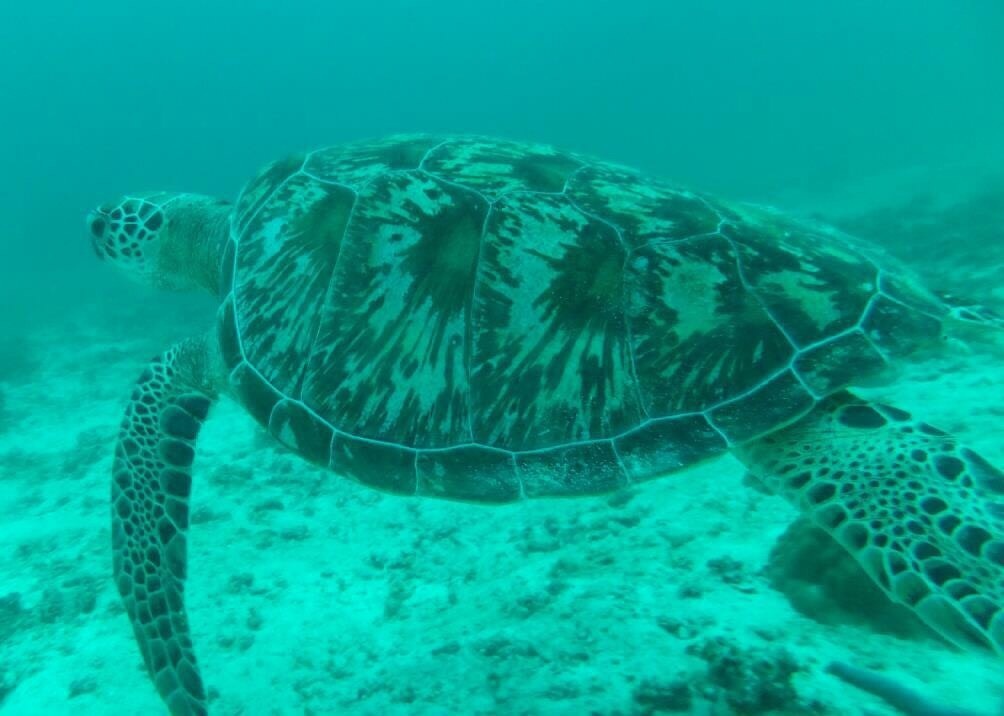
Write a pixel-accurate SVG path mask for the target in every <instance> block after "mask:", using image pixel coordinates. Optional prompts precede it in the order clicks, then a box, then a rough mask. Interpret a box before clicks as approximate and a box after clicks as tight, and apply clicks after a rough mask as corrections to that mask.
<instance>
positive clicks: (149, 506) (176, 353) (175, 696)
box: [112, 340, 213, 716]
mask: <svg viewBox="0 0 1004 716" xmlns="http://www.w3.org/2000/svg"><path fill="white" fill-rule="evenodd" d="M204 356H205V344H204V341H202V340H191V341H185V342H183V343H180V344H178V345H177V346H175V347H174V348H172V349H171V350H169V351H167V352H166V353H165V354H164V355H162V356H161V357H159V358H157V359H155V360H154V361H153V362H152V363H150V365H149V366H147V368H146V370H145V371H143V374H142V375H141V376H140V379H139V382H138V383H137V385H136V389H135V391H134V392H133V394H132V398H131V400H130V401H129V406H128V408H127V409H126V414H125V419H124V420H123V422H122V427H121V431H120V433H119V440H118V445H117V446H116V448H115V461H114V467H113V481H112V545H113V555H114V557H113V561H114V573H115V583H116V586H117V587H118V590H119V594H120V595H121V596H122V600H123V602H124V604H125V608H126V611H127V612H128V614H129V620H130V621H131V622H132V626H133V631H134V632H135V634H136V641H137V642H138V643H139V647H140V652H141V653H142V655H143V661H144V662H145V663H146V667H147V670H148V671H149V673H150V677H151V679H152V680H153V682H154V684H155V685H156V687H157V691H159V692H160V695H161V698H163V700H164V702H165V703H166V704H167V707H168V708H169V709H170V711H171V713H172V714H175V716H179V715H182V714H184V715H185V716H190V715H195V714H205V713H207V706H206V694H205V689H204V687H203V684H202V679H201V677H200V676H199V671H198V667H197V666H196V662H195V652H194V650H193V648H192V640H191V637H190V634H189V628H188V619H187V616H186V614H185V602H184V589H185V584H184V583H185V571H186V538H185V533H186V531H187V529H188V495H189V491H190V489H191V482H192V478H191V467H192V459H193V458H194V455H195V452H194V449H195V440H196V437H197V436H198V433H199V429H200V428H201V427H202V422H203V421H204V420H205V418H206V415H207V413H208V412H209V407H210V405H211V403H212V399H213V396H212V391H211V390H209V389H208V388H207V387H206V386H205V385H204V382H205V381H204V380H202V375H201V373H202V372H203V371H202V367H203V366H204V364H205V360H204Z"/></svg>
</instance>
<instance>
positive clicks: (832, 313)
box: [722, 207, 877, 348]
mask: <svg viewBox="0 0 1004 716" xmlns="http://www.w3.org/2000/svg"><path fill="white" fill-rule="evenodd" d="M743 209H744V210H743V216H742V218H741V219H740V220H738V221H734V222H729V223H728V224H726V225H725V226H724V227H723V229H722V233H723V235H725V236H726V237H728V238H729V239H730V240H732V241H733V242H734V245H735V246H736V250H737V253H738V255H739V260H740V262H741V264H742V266H743V276H744V279H745V280H746V281H747V282H748V283H749V285H750V287H751V288H753V289H754V290H755V291H756V293H757V295H758V296H759V297H760V298H761V299H762V300H763V302H764V305H765V307H766V308H767V309H768V310H769V311H770V312H771V314H772V315H773V316H774V318H775V319H776V320H777V321H778V323H780V324H781V325H782V326H784V329H785V331H786V332H787V334H788V335H789V336H790V337H791V339H792V340H793V341H794V343H795V345H796V346H798V347H799V348H804V347H805V346H808V345H811V344H813V343H816V342H818V341H820V340H823V339H825V338H827V337H828V336H832V335H834V334H836V333H839V332H841V331H845V330H848V329H850V328H852V327H853V326H854V325H855V324H857V322H858V321H859V320H861V315H862V314H863V313H864V310H865V306H867V305H868V301H869V300H870V299H871V297H872V296H873V295H874V293H875V290H876V280H877V275H876V269H875V268H874V267H873V266H872V265H871V264H870V263H869V262H868V261H867V260H866V259H865V257H864V256H861V255H860V254H858V253H856V252H855V251H854V250H853V248H852V247H851V246H850V245H846V244H843V243H839V242H836V241H833V240H830V239H829V238H828V237H825V236H822V235H820V234H818V233H815V232H813V231H812V230H811V228H809V227H808V226H806V225H804V224H799V223H797V222H795V221H792V220H791V219H788V218H787V217H782V216H778V215H776V214H774V213H771V212H767V211H764V210H759V211H754V210H751V209H749V208H747V207H744V208H743Z"/></svg>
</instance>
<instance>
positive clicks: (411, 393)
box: [300, 171, 488, 447]
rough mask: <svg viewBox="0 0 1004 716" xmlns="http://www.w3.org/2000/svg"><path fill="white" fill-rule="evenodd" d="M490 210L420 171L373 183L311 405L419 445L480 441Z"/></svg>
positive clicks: (368, 432)
mask: <svg viewBox="0 0 1004 716" xmlns="http://www.w3.org/2000/svg"><path fill="white" fill-rule="evenodd" d="M487 214H488V204H487V202H485V200H484V199H482V198H481V196H480V195H478V194H476V193H474V192H471V191H468V190H465V189H461V188H458V187H456V186H455V185H452V184H448V183H446V182H443V181H440V180H438V179H435V178H433V177H431V176H428V175H425V174H423V173H421V172H418V171H411V172H398V173H390V174H385V175H383V176H381V177H379V178H378V179H375V180H374V181H372V182H371V183H370V184H368V185H367V186H366V188H364V189H363V190H362V192H361V193H360V195H359V200H358V205H357V208H356V211H355V214H354V217H353V221H352V224H351V226H350V227H349V230H348V233H347V234H346V236H345V240H344V249H343V252H344V254H343V259H342V261H340V263H339V266H338V268H337V270H336V272H335V275H334V278H333V280H332V282H331V288H332V290H331V292H330V295H329V296H328V298H327V300H326V301H325V304H324V308H323V312H322V317H321V320H320V325H319V329H318V331H317V344H316V350H315V352H314V353H313V354H312V355H310V357H309V370H308V377H307V380H306V383H305V385H304V395H303V398H304V401H305V402H306V404H307V405H308V406H310V407H311V408H312V409H314V410H316V411H317V412H318V413H320V414H322V415H325V416H326V417H328V419H329V420H330V421H331V422H332V423H333V424H335V425H351V426H352V432H354V433H355V434H358V435H362V436H364V437H369V438H377V439H387V438H388V437H391V438H393V440H394V441H395V442H399V443H401V444H403V445H407V446H410V447H443V446H446V445H451V444H457V443H462V442H469V441H470V414H469V399H468V395H469V392H470V388H469V384H468V372H467V368H466V360H467V358H466V354H467V350H468V348H467V341H468V336H467V331H468V326H469V325H470V319H469V308H470V307H469V304H470V294H471V287H472V286H473V283H474V273H475V269H476V264H477V258H478V251H479V246H480V241H481V239H480V236H481V230H482V226H483V225H484V221H485V217H486V216H487ZM306 355H307V354H303V355H301V358H300V360H301V361H304V359H305V358H306Z"/></svg>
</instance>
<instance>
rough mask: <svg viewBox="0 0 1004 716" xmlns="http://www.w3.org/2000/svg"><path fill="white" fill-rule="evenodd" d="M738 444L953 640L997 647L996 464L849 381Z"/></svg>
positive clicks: (1001, 522) (1000, 580) (1002, 562)
mask: <svg viewBox="0 0 1004 716" xmlns="http://www.w3.org/2000/svg"><path fill="white" fill-rule="evenodd" d="M736 454H737V457H739V459H740V460H742V462H743V463H744V464H745V465H746V467H747V468H749V470H750V472H752V473H753V474H754V475H755V476H757V477H758V478H760V479H761V480H762V481H763V483H764V484H765V485H766V486H767V487H769V488H771V489H772V490H773V491H775V492H777V493H779V494H781V495H784V496H785V497H787V498H788V499H789V500H791V501H792V502H793V503H794V504H796V505H797V506H799V507H801V508H802V509H803V510H804V511H805V513H806V514H807V515H808V516H809V517H810V519H812V521H813V522H814V523H815V524H816V525H817V526H819V527H822V528H823V529H824V530H825V531H826V532H828V533H829V534H830V535H832V536H833V537H834V538H835V539H836V540H837V542H839V543H840V544H841V545H842V546H843V547H844V548H845V549H846V550H847V551H848V552H850V553H851V555H852V556H853V557H854V558H855V559H856V560H857V561H858V563H859V564H861V566H862V567H864V569H865V572H867V573H868V575H869V576H870V577H871V578H872V579H873V580H875V582H876V583H877V584H878V585H879V586H880V587H882V589H883V590H884V591H885V592H886V594H888V595H889V597H890V598H891V599H892V600H893V601H895V602H898V603H900V604H905V605H906V606H908V607H910V608H911V609H913V611H914V612H915V613H916V614H917V615H918V616H919V617H920V618H921V619H923V620H924V621H925V622H927V624H928V625H929V626H931V627H932V628H934V629H935V631H937V632H938V633H940V634H941V635H942V636H943V637H945V638H946V639H948V640H949V641H952V642H954V643H955V644H957V645H959V646H960V647H971V646H975V647H978V648H986V649H989V650H991V651H995V652H997V653H998V654H1001V655H1004V472H1001V471H1000V470H998V469H997V468H995V467H994V466H993V465H991V464H990V463H988V462H987V461H986V460H984V459H983V458H982V457H980V456H979V455H978V454H976V453H975V452H974V451H973V450H970V449H968V448H966V447H964V446H963V445H960V444H959V443H958V441H956V440H955V438H953V437H952V436H951V435H948V434H947V433H945V432H942V431H941V430H938V429H937V428H934V427H932V426H930V425H928V424H926V423H923V422H920V421H919V420H916V419H914V418H913V417H911V416H910V415H909V414H908V413H906V412H905V411H902V410H898V409H896V408H892V407H889V406H885V405H878V404H873V403H869V402H867V401H864V400H861V399H858V398H856V397H855V396H853V395H851V394H849V393H838V394H836V395H833V396H830V397H829V398H826V399H825V400H823V401H821V402H820V403H819V404H818V405H817V406H816V408H815V409H814V410H813V411H812V412H810V413H809V414H807V415H806V416H805V417H804V418H802V419H801V420H799V421H798V422H796V423H794V424H792V425H790V426H788V427H786V428H783V429H781V430H777V431H775V432H773V433H770V434H768V435H766V436H764V437H762V438H760V439H758V440H756V441H753V442H751V443H747V444H745V445H742V446H740V447H739V448H738V449H737V450H736Z"/></svg>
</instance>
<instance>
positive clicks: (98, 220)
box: [87, 211, 108, 261]
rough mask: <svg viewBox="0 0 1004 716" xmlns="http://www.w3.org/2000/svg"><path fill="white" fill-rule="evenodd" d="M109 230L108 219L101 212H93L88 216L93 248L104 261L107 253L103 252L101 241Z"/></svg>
mask: <svg viewBox="0 0 1004 716" xmlns="http://www.w3.org/2000/svg"><path fill="white" fill-rule="evenodd" d="M107 228H108V219H106V218H105V217H104V216H103V215H102V214H101V212H99V211H92V212H90V213H89V214H88V215H87V230H88V232H89V233H90V235H91V248H92V249H94V253H95V254H96V255H97V257H98V258H99V259H101V260H102V261H103V260H104V259H105V252H104V251H102V250H101V241H102V238H103V237H104V235H105V230H106V229H107Z"/></svg>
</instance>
